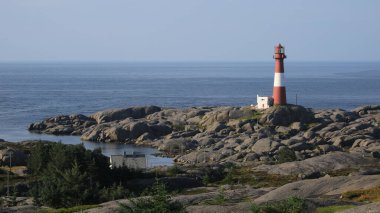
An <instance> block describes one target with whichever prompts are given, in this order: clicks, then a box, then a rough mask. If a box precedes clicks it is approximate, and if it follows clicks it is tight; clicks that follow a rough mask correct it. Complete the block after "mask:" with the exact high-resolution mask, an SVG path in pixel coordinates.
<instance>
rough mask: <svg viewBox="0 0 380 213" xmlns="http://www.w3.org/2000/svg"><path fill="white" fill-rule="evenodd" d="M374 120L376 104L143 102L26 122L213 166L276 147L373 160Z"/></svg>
mask: <svg viewBox="0 0 380 213" xmlns="http://www.w3.org/2000/svg"><path fill="white" fill-rule="evenodd" d="M379 122H380V112H379V106H366V107H361V108H357V109H355V110H353V111H347V110H342V109H328V110H311V109H307V108H304V107H302V106H297V105H286V106H275V107H271V108H269V109H267V110H256V109H254V108H252V107H192V108H186V109H174V108H160V107H156V106H148V107H131V108H127V109H117V110H106V111H102V112H97V113H94V114H92V115H90V116H88V117H87V116H84V115H72V116H57V117H54V118H49V119H46V120H44V121H42V122H37V123H34V124H31V125H30V128H29V129H30V130H31V131H36V132H39V133H46V134H68V135H69V134H71V135H81V139H82V140H88V141H98V142H124V143H135V144H138V145H146V146H152V147H157V148H159V149H161V150H163V151H165V152H166V153H168V154H169V155H171V156H174V157H175V160H176V161H177V162H178V163H183V164H193V163H197V162H198V163H199V162H204V163H211V164H212V163H220V162H228V161H233V162H237V163H246V162H250V161H258V162H260V161H262V162H268V161H269V162H276V161H277V160H279V159H280V158H281V157H283V156H280V154H279V153H280V150H281V149H284V148H287V149H290V150H291V151H292V152H294V154H295V156H296V159H298V160H304V159H308V158H313V157H315V156H319V155H324V154H328V153H330V152H336V151H341V152H352V153H357V154H361V155H368V156H371V157H372V158H378V157H380V128H379ZM376 147H379V148H376ZM328 157H329V156H328ZM339 157H342V159H343V158H344V155H342V156H339ZM317 159H318V158H317ZM306 163H307V162H306ZM313 163H316V162H311V164H313Z"/></svg>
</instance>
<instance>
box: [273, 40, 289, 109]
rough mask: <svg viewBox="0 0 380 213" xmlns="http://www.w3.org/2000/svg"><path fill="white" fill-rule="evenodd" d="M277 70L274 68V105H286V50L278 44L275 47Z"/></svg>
mask: <svg viewBox="0 0 380 213" xmlns="http://www.w3.org/2000/svg"><path fill="white" fill-rule="evenodd" d="M273 58H274V60H275V68H274V85H273V104H274V105H286V90H285V85H284V83H285V82H284V80H285V79H284V59H285V58H286V55H285V48H284V47H283V46H282V45H281V44H278V45H277V46H275V47H274V56H273Z"/></svg>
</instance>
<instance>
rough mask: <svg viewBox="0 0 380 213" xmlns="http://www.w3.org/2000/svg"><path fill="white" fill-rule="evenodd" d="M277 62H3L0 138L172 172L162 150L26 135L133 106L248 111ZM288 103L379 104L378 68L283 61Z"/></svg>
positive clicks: (268, 87)
mask: <svg viewBox="0 0 380 213" xmlns="http://www.w3.org/2000/svg"><path fill="white" fill-rule="evenodd" d="M273 76H274V63H273V62H49V63H46V62H45V63H42V62H41V63H36V62H34V63H26V62H23V63H21V62H18V63H16V62H9V63H4V62H3V63H0V138H1V139H4V140H6V141H22V140H28V139H37V140H53V141H61V142H62V143H67V144H80V143H82V144H84V146H85V147H86V148H88V149H94V148H101V149H102V152H103V153H104V154H105V155H107V156H110V155H113V154H122V153H124V152H127V153H132V152H139V153H144V154H146V155H147V156H149V158H148V164H149V165H150V166H155V165H170V164H171V163H172V159H170V158H163V157H157V156H156V155H155V154H156V153H157V152H158V151H157V150H156V149H153V148H147V147H138V146H134V145H126V144H117V143H94V142H86V141H81V140H80V139H79V137H77V136H52V135H41V134H33V133H30V132H28V131H27V128H28V126H29V124H30V123H32V122H36V121H41V120H43V119H45V118H48V117H52V116H56V115H60V114H78V113H80V114H85V115H89V114H91V113H94V112H97V111H101V110H105V109H109V108H126V107H131V106H143V105H157V106H162V107H181V108H185V107H192V106H247V105H251V104H255V103H256V95H261V96H269V95H271V93H272V88H273ZM285 84H286V90H287V99H288V102H289V103H293V104H299V105H303V106H305V107H310V108H317V109H325V108H342V109H346V110H350V109H353V108H356V107H358V106H362V105H374V104H380V62H285Z"/></svg>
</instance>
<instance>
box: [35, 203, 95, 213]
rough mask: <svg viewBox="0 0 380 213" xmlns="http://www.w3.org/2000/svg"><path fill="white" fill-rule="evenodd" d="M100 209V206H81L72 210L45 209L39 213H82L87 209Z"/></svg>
mask: <svg viewBox="0 0 380 213" xmlns="http://www.w3.org/2000/svg"><path fill="white" fill-rule="evenodd" d="M96 207H98V205H81V206H74V207H71V208H59V209H43V210H40V211H38V212H39V213H72V212H82V211H83V210H86V209H93V208H96Z"/></svg>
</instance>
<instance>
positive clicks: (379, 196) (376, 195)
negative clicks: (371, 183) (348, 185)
mask: <svg viewBox="0 0 380 213" xmlns="http://www.w3.org/2000/svg"><path fill="white" fill-rule="evenodd" d="M342 199H344V200H351V201H356V202H380V187H375V188H371V189H362V190H354V191H349V192H345V193H343V194H342Z"/></svg>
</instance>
